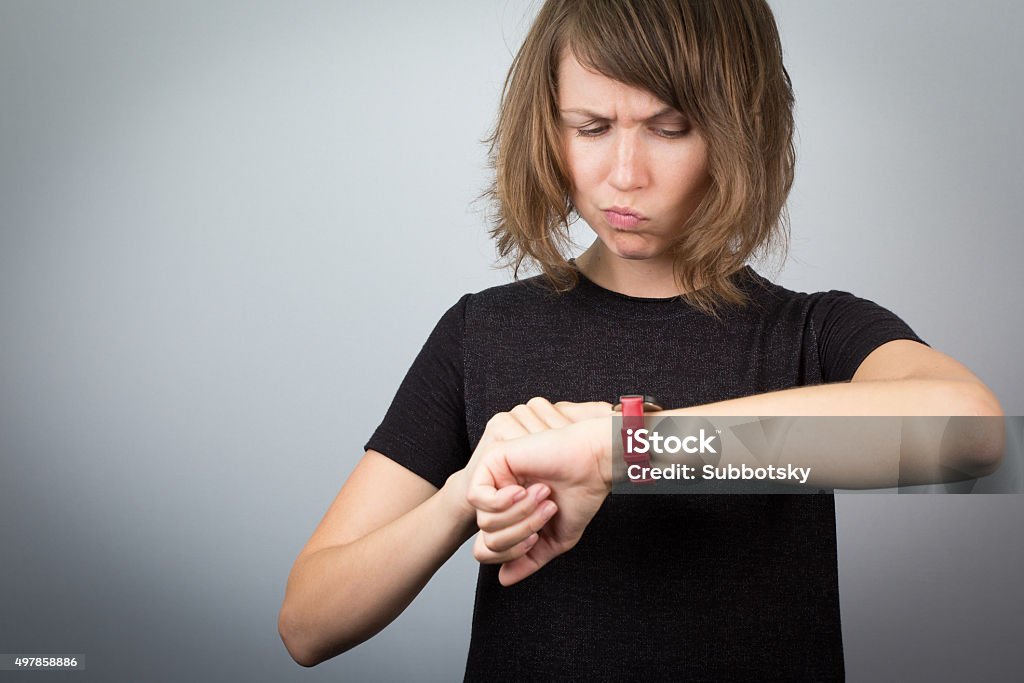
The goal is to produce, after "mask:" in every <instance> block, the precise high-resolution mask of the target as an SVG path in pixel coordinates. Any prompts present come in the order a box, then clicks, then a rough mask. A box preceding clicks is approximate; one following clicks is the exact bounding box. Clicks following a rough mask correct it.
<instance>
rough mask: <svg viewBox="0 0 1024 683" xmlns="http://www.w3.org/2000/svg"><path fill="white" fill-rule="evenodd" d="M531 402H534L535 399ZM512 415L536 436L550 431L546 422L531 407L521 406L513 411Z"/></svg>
mask: <svg viewBox="0 0 1024 683" xmlns="http://www.w3.org/2000/svg"><path fill="white" fill-rule="evenodd" d="M530 400H531V401H532V400H533V399H530ZM511 414H512V416H513V417H514V418H515V419H516V420H518V421H519V424H521V425H522V426H523V427H524V428H525V429H526V431H528V432H529V433H530V434H536V433H537V432H543V431H546V430H547V429H548V426H547V425H546V424H545V423H544V420H542V419H540V417H539V416H538V415H537V414H536V413H535V412H533V409H532V408H531V407H530V406H527V405H523V404H519V405H517V406H516V407H515V408H513V409H512V411H511Z"/></svg>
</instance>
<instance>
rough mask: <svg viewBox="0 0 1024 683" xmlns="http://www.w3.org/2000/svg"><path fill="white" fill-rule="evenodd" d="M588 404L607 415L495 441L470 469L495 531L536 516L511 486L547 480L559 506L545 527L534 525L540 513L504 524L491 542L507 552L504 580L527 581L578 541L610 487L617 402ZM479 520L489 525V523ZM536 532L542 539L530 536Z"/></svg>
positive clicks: (472, 495)
mask: <svg viewBox="0 0 1024 683" xmlns="http://www.w3.org/2000/svg"><path fill="white" fill-rule="evenodd" d="M574 405H581V404H574ZM582 405H588V404H582ZM589 405H590V408H588V409H585V410H587V411H588V412H589V413H590V414H594V413H597V414H600V415H602V417H591V418H588V419H583V420H581V421H579V422H574V423H572V424H569V425H566V426H563V427H558V428H552V429H548V430H547V431H539V432H534V433H530V434H528V435H525V436H521V437H518V438H515V439H512V440H507V441H500V440H496V441H491V442H490V443H488V444H486V445H485V447H484V452H483V454H482V458H481V459H480V461H479V463H478V464H477V466H476V467H475V469H474V470H473V472H472V475H471V479H470V483H469V492H468V499H469V502H470V503H472V505H473V506H474V507H475V508H476V509H477V510H479V511H480V512H479V513H478V520H479V519H481V516H482V519H484V520H485V523H486V524H487V526H488V527H489V528H491V529H495V530H496V531H491V532H490V533H491V534H494V535H496V534H498V533H500V532H501V530H502V528H501V526H500V525H501V523H503V522H505V523H507V522H508V520H510V519H517V518H522V517H523V515H530V513H529V512H526V509H528V508H523V509H512V505H513V504H514V502H510V501H511V499H512V498H513V495H514V494H510V493H509V492H510V491H515V490H516V487H519V486H521V485H522V484H524V483H534V484H535V483H538V482H539V483H542V484H545V485H547V486H548V488H550V490H551V493H550V494H549V495H550V498H551V501H552V502H554V503H555V505H556V508H555V509H556V511H558V512H557V514H555V516H554V517H552V518H551V520H550V521H549V522H548V523H547V525H544V526H542V528H541V529H540V530H539V531H537V530H536V529H535V525H536V522H535V520H536V518H537V516H538V515H537V513H534V514H533V515H530V516H529V517H527V518H526V519H525V520H523V521H520V522H519V523H518V524H517V525H515V526H514V527H513V526H509V525H508V524H506V527H505V529H506V530H508V533H507V534H505V535H503V536H501V543H498V544H497V545H498V547H496V548H491V549H492V550H494V551H495V552H496V553H497V552H502V553H504V554H503V555H501V558H502V559H503V560H504V564H503V566H502V568H501V570H500V572H499V574H498V580H499V581H500V582H501V584H502V585H504V586H510V585H512V584H514V583H516V582H518V581H521V580H522V579H524V578H526V577H528V576H530V575H531V574H533V573H534V572H536V571H537V570H538V569H540V568H541V567H543V566H544V565H545V564H547V563H548V562H550V561H551V560H552V559H554V558H555V557H558V556H559V555H561V554H562V553H564V552H566V551H567V550H569V549H571V548H573V547H574V546H575V545H576V543H578V542H579V539H580V537H581V536H582V535H583V530H584V529H585V528H586V527H587V524H589V523H590V520H591V519H593V517H594V515H595V514H597V510H598V509H599V508H600V507H601V504H602V503H603V502H604V499H605V497H606V496H607V495H608V492H609V491H610V490H611V454H610V447H611V438H610V436H611V422H610V416H611V406H610V405H609V404H607V403H602V404H589ZM531 488H532V486H531ZM540 509H541V510H542V509H543V508H540ZM480 526H481V529H483V528H484V524H483V523H482V524H481V525H480ZM513 528H514V529H515V530H514V531H512V529H513ZM528 530H529V531H528ZM534 533H536V536H537V538H536V540H532V536H533V534H534ZM517 538H522V540H521V541H519V544H518V545H513V546H509V544H510V543H511V542H512V541H514V540H515V539H517ZM513 557H514V559H509V558H513Z"/></svg>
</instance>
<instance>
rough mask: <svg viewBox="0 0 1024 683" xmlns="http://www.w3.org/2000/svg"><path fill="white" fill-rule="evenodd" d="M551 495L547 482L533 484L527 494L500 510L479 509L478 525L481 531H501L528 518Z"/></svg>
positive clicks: (477, 514)
mask: <svg viewBox="0 0 1024 683" xmlns="http://www.w3.org/2000/svg"><path fill="white" fill-rule="evenodd" d="M549 495H551V487H549V486H547V485H546V484H531V485H530V487H529V488H527V489H526V495H525V496H522V497H521V498H520V499H519V500H518V501H516V502H514V503H513V504H512V505H510V506H509V507H508V508H507V509H506V510H502V511H500V512H486V511H484V510H478V511H477V513H476V525H477V526H478V527H480V530H481V531H499V530H501V529H505V528H507V527H510V526H512V525H513V524H516V523H518V522H521V521H522V520H524V519H526V518H527V517H528V516H529V515H530V513H532V512H533V511H534V510H536V509H537V506H538V505H539V504H540V503H541V502H543V501H544V500H545V499H546V498H547V497H548V496H549Z"/></svg>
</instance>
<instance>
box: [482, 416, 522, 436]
mask: <svg viewBox="0 0 1024 683" xmlns="http://www.w3.org/2000/svg"><path fill="white" fill-rule="evenodd" d="M529 433H530V431H529V430H528V429H526V427H525V426H523V424H522V423H521V422H520V421H519V420H518V418H516V416H515V415H513V414H512V413H511V412H501V413H495V414H494V415H493V416H491V419H490V420H488V421H487V425H486V426H485V427H484V433H483V435H482V436H481V437H480V443H484V442H486V441H507V440H508V439H518V438H519V437H521V436H526V435H527V434H529Z"/></svg>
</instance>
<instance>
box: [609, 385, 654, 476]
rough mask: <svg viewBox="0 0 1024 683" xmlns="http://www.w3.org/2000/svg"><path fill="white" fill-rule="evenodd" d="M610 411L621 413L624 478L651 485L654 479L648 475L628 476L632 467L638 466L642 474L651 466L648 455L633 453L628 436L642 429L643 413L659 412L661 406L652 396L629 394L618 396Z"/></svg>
mask: <svg viewBox="0 0 1024 683" xmlns="http://www.w3.org/2000/svg"><path fill="white" fill-rule="evenodd" d="M612 410H613V411H615V412H619V411H622V429H621V430H620V433H621V435H622V459H623V460H625V461H626V478H627V479H629V481H630V482H632V483H633V484H653V483H654V479H653V478H652V477H651V476H650V475H649V474H645V475H644V476H640V477H631V476H629V468H630V466H632V465H639V466H640V468H641V469H640V472H641V473H643V470H644V468H650V466H651V457H650V454H649V453H637V452H635V451H634V448H633V439H631V438H630V436H631V435H633V434H635V433H636V431H637V430H639V429H643V428H644V413H645V412H655V411H658V410H661V406H660V405H658V401H657V399H655V398H654V397H653V396H646V395H642V394H629V395H626V396H620V397H619V402H618V403H616V404H615V405H614V406H612Z"/></svg>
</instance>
